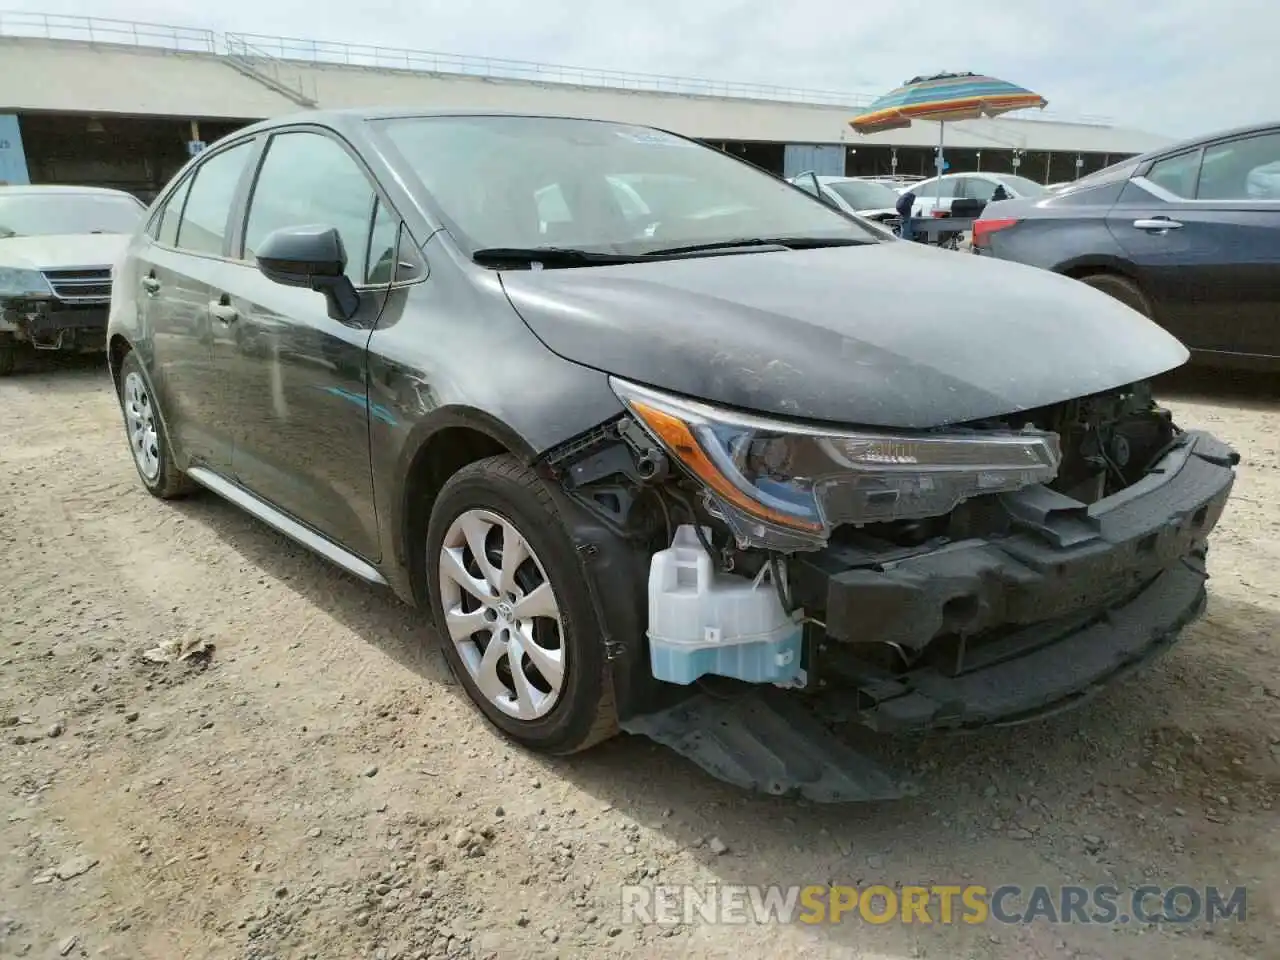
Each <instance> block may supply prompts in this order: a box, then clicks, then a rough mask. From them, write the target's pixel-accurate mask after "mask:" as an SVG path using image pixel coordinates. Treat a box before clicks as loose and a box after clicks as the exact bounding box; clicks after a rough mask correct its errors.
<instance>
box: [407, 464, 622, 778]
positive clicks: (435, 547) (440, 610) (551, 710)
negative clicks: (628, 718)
mask: <svg viewBox="0 0 1280 960" xmlns="http://www.w3.org/2000/svg"><path fill="white" fill-rule="evenodd" d="M471 543H478V544H479V545H480V549H481V551H482V552H484V553H485V555H486V560H487V561H488V570H487V572H486V570H485V569H484V568H482V567H481V566H480V565H479V564H478V563H477V562H476V560H475V551H473V550H472V549H471V546H470V544H471ZM520 546H523V548H524V549H525V550H527V551H528V553H529V557H528V559H526V560H524V561H523V562H520V563H519V565H518V567H517V568H516V569H515V570H514V572H513V575H511V576H509V577H504V576H503V575H502V571H501V569H499V567H500V563H501V559H502V557H503V556H504V555H506V551H507V550H508V549H514V550H516V551H517V552H516V553H515V554H514V556H515V557H516V558H517V560H518V559H519V558H520V556H521V555H522V553H521V551H520V549H519V548H520ZM426 550H427V556H426V561H427V563H426V569H427V576H428V578H429V581H428V582H429V588H430V594H431V609H432V613H433V615H434V618H435V623H436V627H437V633H438V634H439V639H440V644H441V648H442V649H443V651H444V656H445V659H446V660H447V661H448V663H449V667H450V669H451V670H452V671H453V674H454V676H455V677H457V679H458V682H459V683H460V684H461V685H462V687H463V689H465V690H466V691H467V695H468V696H469V697H470V698H471V700H472V701H473V702H474V703H475V705H476V706H477V707H479V709H480V711H481V712H482V713H483V714H484V715H485V717H487V718H488V720H489V721H490V722H491V723H492V724H493V725H494V726H496V727H497V728H498V729H499V730H501V731H502V732H503V733H505V734H506V735H507V736H509V737H511V738H512V739H513V740H515V741H517V742H519V743H521V744H522V745H524V746H526V747H529V748H531V749H534V750H538V751H541V752H544V753H550V754H561V755H563V754H568V753H576V752H578V751H580V750H585V749H586V748H588V747H590V746H593V745H594V744H597V743H599V742H600V741H602V740H606V739H608V738H609V737H611V736H613V735H614V734H615V733H617V729H618V726H617V710H616V708H615V705H614V694H613V684H612V682H611V680H610V678H609V676H608V673H607V667H606V664H605V658H604V649H603V645H602V644H601V643H600V641H599V637H600V634H601V631H600V629H599V627H598V626H597V622H596V615H595V611H594V608H593V605H592V603H591V598H590V595H589V593H588V591H587V589H586V587H585V586H584V585H583V583H584V572H583V570H582V566H581V564H580V562H579V560H578V556H577V553H576V551H575V550H574V547H573V543H572V541H571V540H570V538H569V535H568V533H567V531H566V529H565V524H564V522H563V520H562V519H561V515H560V510H559V508H558V506H557V504H556V500H555V497H554V495H553V494H552V492H551V490H550V489H549V488H548V487H547V486H546V485H545V484H544V483H543V482H542V480H540V479H539V478H538V476H537V475H536V474H534V473H533V472H532V471H531V470H529V469H528V468H527V467H525V466H524V465H523V464H521V463H520V462H519V461H518V460H517V459H515V458H514V457H512V456H509V455H506V454H503V455H501V456H496V457H489V458H488V459H485V460H480V461H477V462H475V463H472V464H469V465H468V466H466V467H463V468H462V469H461V470H459V471H458V472H457V473H456V474H454V475H453V476H452V477H451V478H450V479H449V481H448V482H447V483H445V485H444V487H443V488H442V489H441V491H440V494H439V496H438V497H437V498H436V501H435V504H434V506H433V508H432V511H431V518H430V521H429V523H428V526H427V536H426ZM442 570H443V572H444V575H443V576H442ZM460 575H461V578H460ZM467 578H469V582H470V584H471V586H470V587H466V588H464V587H463V586H462V580H463V579H467ZM486 584H488V586H487V587H486V586H485V585H486ZM539 586H542V587H544V591H543V592H539V593H535V588H537V587H539ZM504 588H507V589H504ZM472 590H479V591H480V592H483V593H485V594H486V597H487V599H485V600H484V601H481V600H479V599H478V598H477V596H476V594H475V593H473V592H470V591H472ZM512 597H515V601H514V602H512V600H511V598H512ZM526 598H533V599H531V600H526ZM522 608H523V611H524V613H525V615H524V616H523V617H522V616H521V612H522ZM446 610H448V611H451V614H452V615H450V614H447V613H446ZM535 610H536V611H537V612H534V611H535ZM552 610H554V616H553V615H550V614H549V613H548V611H552ZM470 627H475V628H476V629H475V630H474V631H472V632H469V631H468V628H470ZM494 644H499V646H496V647H495V646H494ZM513 649H515V652H517V654H518V656H517V657H515V658H513V657H511V656H510V654H511V652H512V651H513ZM529 649H535V650H537V651H538V652H537V654H536V656H535V657H533V658H531V657H530V655H529V653H528V652H527V651H528V650H529ZM522 651H524V652H522ZM486 652H491V653H493V656H492V657H491V658H490V659H488V660H486V658H485V653H486ZM557 659H558V661H559V668H558V669H559V672H560V682H559V684H558V687H557V685H556V683H555V673H556V663H555V661H556V660H557ZM513 661H514V662H513ZM540 667H541V669H539V668H540ZM517 669H519V670H520V671H521V674H522V676H523V679H524V681H525V683H524V684H519V683H518V680H517V677H516V674H515V671H516V670H517ZM542 669H545V670H546V671H547V672H546V674H544V673H543V672H542ZM482 685H483V686H484V688H485V689H482ZM520 688H523V690H524V693H525V696H524V698H523V699H522V698H521V697H520V695H519V689H520ZM486 690H487V691H488V692H486Z"/></svg>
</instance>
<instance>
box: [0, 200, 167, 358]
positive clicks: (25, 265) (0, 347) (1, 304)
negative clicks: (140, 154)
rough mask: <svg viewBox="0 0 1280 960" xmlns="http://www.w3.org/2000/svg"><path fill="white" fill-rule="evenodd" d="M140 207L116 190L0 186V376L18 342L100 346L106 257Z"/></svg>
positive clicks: (119, 249) (107, 284) (119, 248)
mask: <svg viewBox="0 0 1280 960" xmlns="http://www.w3.org/2000/svg"><path fill="white" fill-rule="evenodd" d="M145 213H146V207H144V206H143V205H142V204H141V203H139V202H138V201H137V200H136V199H135V198H134V197H132V196H130V195H129V194H127V193H123V192H122V191H119V190H104V189H99V188H94V187H60V186H0V376H4V375H6V374H9V373H12V372H13V368H14V360H15V358H16V355H17V352H18V350H19V349H20V348H21V347H31V348H35V349H39V350H62V351H80V352H84V351H93V352H98V351H101V350H102V349H103V347H104V345H105V343H106V330H107V305H108V304H109V303H110V300H111V265H112V264H113V263H114V262H115V260H116V259H117V258H118V257H119V255H120V254H121V253H123V252H124V247H125V243H126V240H127V238H128V236H129V234H131V233H133V232H134V230H135V229H136V228H137V226H138V224H139V223H140V222H141V220H142V218H143V215H144V214H145Z"/></svg>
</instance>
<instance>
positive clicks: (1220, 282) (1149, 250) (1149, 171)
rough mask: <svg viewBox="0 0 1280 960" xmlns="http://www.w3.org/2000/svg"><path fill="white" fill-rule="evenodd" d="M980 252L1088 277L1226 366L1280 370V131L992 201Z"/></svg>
mask: <svg viewBox="0 0 1280 960" xmlns="http://www.w3.org/2000/svg"><path fill="white" fill-rule="evenodd" d="M973 243H974V248H975V250H976V251H977V252H978V253H980V254H988V255H990V256H994V257H999V258H1000V259H1003V260H1015V261H1017V262H1019V263H1027V264H1032V265H1033V266H1037V267H1044V268H1046V269H1048V270H1053V271H1054V272H1056V273H1061V274H1065V275H1067V276H1069V277H1075V278H1077V279H1079V280H1083V281H1084V282H1085V283H1087V284H1089V285H1091V286H1094V287H1097V288H1098V289H1099V290H1103V291H1105V292H1107V293H1109V294H1111V295H1112V296H1114V297H1117V298H1118V299H1120V300H1121V301H1123V302H1124V303H1126V304H1128V305H1129V306H1131V307H1133V308H1134V309H1135V310H1138V311H1140V312H1141V313H1143V314H1145V315H1146V316H1148V317H1151V318H1152V319H1154V320H1155V321H1156V322H1157V323H1159V324H1161V325H1162V326H1163V327H1165V329H1167V330H1169V331H1170V332H1171V333H1173V334H1175V335H1176V336H1177V337H1178V338H1179V339H1180V340H1182V342H1183V343H1184V344H1186V345H1187V346H1188V347H1190V348H1191V352H1192V354H1193V355H1194V356H1195V358H1196V359H1197V360H1198V361H1205V362H1209V363H1213V364H1216V365H1220V366H1242V367H1269V368H1275V367H1276V366H1280V126H1277V125H1276V124H1269V125H1266V126H1255V127H1248V128H1245V129H1240V130H1232V131H1229V132H1226V133H1219V134H1215V135H1214V136H1211V137H1202V138H1200V139H1197V140H1192V141H1187V142H1185V143H1180V144H1177V145H1176V146H1172V147H1166V148H1164V149H1162V150H1159V151H1156V152H1154V153H1149V154H1146V155H1145V156H1142V157H1139V158H1137V159H1135V160H1128V161H1125V162H1123V163H1120V164H1116V165H1114V166H1111V167H1109V168H1107V169H1105V170H1102V171H1099V172H1098V173H1095V174H1092V175H1090V176H1088V177H1085V178H1083V179H1081V180H1078V181H1076V182H1075V183H1073V184H1070V185H1068V186H1067V187H1065V188H1063V189H1062V190H1060V191H1058V192H1057V193H1054V194H1052V195H1051V196H1049V197H1047V198H1044V199H1040V200H1007V201H1003V202H1001V203H993V204H991V205H989V206H988V207H987V208H986V210H985V211H984V212H983V215H982V219H981V220H979V221H978V222H977V223H976V224H975V225H974V232H973Z"/></svg>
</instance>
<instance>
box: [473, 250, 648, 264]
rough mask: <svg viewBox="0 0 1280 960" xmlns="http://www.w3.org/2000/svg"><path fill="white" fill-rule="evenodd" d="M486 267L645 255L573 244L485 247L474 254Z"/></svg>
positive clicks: (625, 259) (636, 258) (620, 259)
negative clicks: (609, 251)
mask: <svg viewBox="0 0 1280 960" xmlns="http://www.w3.org/2000/svg"><path fill="white" fill-rule="evenodd" d="M471 259H472V260H474V261H475V262H476V263H478V264H480V265H481V266H482V267H502V266H510V265H513V264H514V265H517V266H521V265H524V266H528V265H531V264H534V263H540V264H542V265H543V266H548V267H593V266H602V265H604V264H609V263H639V262H640V261H642V260H647V259H648V256H647V255H645V254H626V253H605V252H599V251H594V250H575V249H573V248H572V247H484V248H483V249H480V250H477V251H475V252H474V253H473V254H471Z"/></svg>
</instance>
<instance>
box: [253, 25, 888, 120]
mask: <svg viewBox="0 0 1280 960" xmlns="http://www.w3.org/2000/svg"><path fill="white" fill-rule="evenodd" d="M229 36H230V35H229ZM234 36H235V37H236V38H237V39H238V40H241V41H243V42H246V43H249V44H252V45H253V46H254V47H256V48H257V49H259V50H262V51H264V52H266V53H268V54H270V55H271V56H273V57H276V58H278V59H280V60H293V61H299V62H303V63H314V64H338V65H342V66H354V67H369V68H372V69H382V70H411V71H414V72H422V73H442V74H460V75H463V76H472V77H492V78H497V79H506V80H525V81H530V82H534V83H555V84H569V85H576V86H588V87H608V88H610V89H618V90H635V91H642V92H651V93H682V94H692V95H696V96H706V97H737V98H742V99H750V100H780V101H786V102H789V103H808V104H814V105H823V106H840V107H861V106H866V105H868V104H870V103H871V101H872V100H873V99H875V98H874V97H872V96H869V95H867V94H863V93H842V92H839V91H834V90H806V89H801V88H795V87H785V86H775V85H772V84H764V83H745V82H737V81H726V80H706V79H700V78H696V77H680V76H668V75H665V74H651V73H631V72H628V71H625V70H601V69H595V68H590V67H572V66H566V65H564V64H555V63H538V62H535V61H531V60H507V59H503V58H501V57H474V56H469V55H467V54H457V53H443V52H439V51H433V50H409V49H400V48H395V47H379V46H372V45H369V44H358V43H343V42H338V41H329V40H307V39H303V38H299V37H271V36H265V35H261V34H244V33H241V34H235V35H234Z"/></svg>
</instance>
